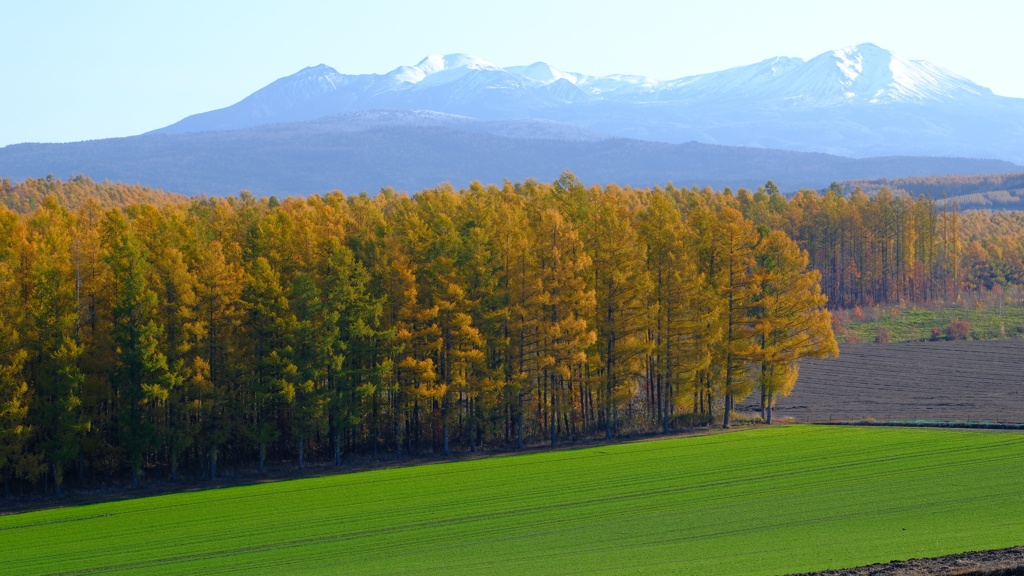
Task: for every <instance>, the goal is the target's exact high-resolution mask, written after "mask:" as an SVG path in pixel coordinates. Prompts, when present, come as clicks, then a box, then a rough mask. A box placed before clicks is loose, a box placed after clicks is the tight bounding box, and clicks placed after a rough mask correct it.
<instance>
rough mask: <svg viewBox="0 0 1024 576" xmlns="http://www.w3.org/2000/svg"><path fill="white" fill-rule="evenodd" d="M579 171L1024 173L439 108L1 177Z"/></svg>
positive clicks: (467, 176)
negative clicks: (626, 132) (659, 136)
mask: <svg viewBox="0 0 1024 576" xmlns="http://www.w3.org/2000/svg"><path fill="white" fill-rule="evenodd" d="M567 169H568V170H572V171H573V172H574V173H575V174H576V175H577V176H578V177H579V178H580V179H581V180H583V181H584V182H590V183H609V182H616V183H619V184H621V185H633V186H650V185H655V184H660V185H663V184H665V183H667V182H673V183H674V184H676V185H677V186H691V185H699V186H714V187H717V188H722V187H725V186H731V187H733V188H738V187H740V186H746V187H756V186H758V185H761V184H764V182H765V181H767V180H769V179H772V180H774V181H775V182H776V183H777V184H778V185H779V186H780V187H781V188H782V189H783V190H784V191H792V190H796V189H798V188H801V187H809V188H822V187H825V186H828V184H829V183H830V182H832V181H836V180H849V179H867V178H877V177H882V176H885V177H896V176H908V175H920V174H950V173H961V174H973V173H993V172H1008V171H1017V170H1020V166H1016V165H1014V164H1011V163H1009V162H1003V161H997V160H977V159H963V158H911V157H886V158H868V159H851V158H843V157H838V156H831V155H827V154H817V153H802V152H791V151H780V150H771V149H761V148H736V147H726V146H715V145H709V144H698V143H685V144H666V143H659V142H648V141H641V140H630V139H623V138H608V137H604V136H601V135H598V134H595V133H592V132H588V131H585V130H581V129H579V128H576V127H573V126H568V125H564V124H557V123H552V122H541V121H535V120H525V121H502V122H498V121H493V122H483V121H479V120H473V119H470V118H465V117H458V116H450V115H444V114H437V113H433V112H425V113H420V112H362V113H357V114H351V115H345V116H336V117H331V118H323V119H319V120H316V121H312V122H301V123H291V124H276V125H269V126H261V127H256V128H248V129H243V130H229V131H217V132H196V133H191V132H190V133H180V134H151V135H143V136H133V137H129V138H113V139H108V140H94V141H87V142H77V143H70V144H19V145H14V146H7V147H5V148H0V175H3V176H6V177H9V178H11V179H14V180H22V179H25V178H28V177H34V178H42V177H45V176H46V175H47V174H54V175H55V176H57V177H62V178H66V177H68V176H70V175H72V174H84V175H87V176H89V177H91V178H93V179H96V180H103V179H109V180H112V181H119V182H127V183H140V184H143V185H145V186H151V187H154V188H160V189H164V190H171V191H175V192H180V193H185V194H210V195H226V194H234V193H237V192H239V191H240V190H242V189H248V190H251V191H252V192H254V193H256V194H262V195H270V194H276V195H290V194H309V193H314V192H325V191H329V190H335V189H340V190H342V191H344V192H347V193H358V192H361V191H367V192H370V193H375V192H377V191H378V190H379V189H380V188H381V187H383V186H392V187H394V188H396V189H399V190H420V189H423V188H428V187H433V186H436V185H438V184H440V183H443V182H447V181H450V182H451V183H452V184H453V185H455V186H456V187H459V186H464V185H467V184H468V183H470V182H471V181H473V180H480V181H482V182H485V183H501V182H502V181H503V180H505V179H509V180H513V181H515V180H525V179H527V178H537V179H539V180H543V181H552V180H554V179H556V178H557V177H558V175H559V174H560V173H561V172H562V171H564V170H567Z"/></svg>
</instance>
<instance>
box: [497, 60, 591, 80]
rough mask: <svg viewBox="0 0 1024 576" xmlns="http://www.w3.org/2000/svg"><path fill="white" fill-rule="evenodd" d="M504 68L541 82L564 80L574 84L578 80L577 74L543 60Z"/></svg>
mask: <svg viewBox="0 0 1024 576" xmlns="http://www.w3.org/2000/svg"><path fill="white" fill-rule="evenodd" d="M505 70H506V71H508V72H511V73H513V74H518V75H520V76H522V77H523V78H526V79H528V80H533V81H534V82H540V83H541V84H551V83H552V82H555V81H557V80H566V81H568V82H569V83H571V84H576V83H577V82H578V81H579V74H572V73H570V72H562V71H561V70H559V69H557V68H555V67H554V66H552V65H550V64H547V63H545V62H534V63H533V64H530V65H529V66H511V67H509V68H506V69H505Z"/></svg>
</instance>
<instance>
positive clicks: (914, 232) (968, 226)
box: [735, 182, 1024, 308]
mask: <svg viewBox="0 0 1024 576" xmlns="http://www.w3.org/2000/svg"><path fill="white" fill-rule="evenodd" d="M735 201H736V205H737V206H738V208H739V209H740V210H741V211H742V213H743V214H744V215H745V216H746V217H747V218H750V219H752V220H753V221H754V222H755V223H756V224H758V225H764V226H768V227H770V228H772V229H774V230H782V231H783V232H785V233H786V234H787V235H789V237H791V238H793V239H794V240H796V241H797V243H798V244H799V245H800V247H801V248H803V249H804V250H807V251H808V253H809V255H810V265H811V267H812V268H814V269H816V270H818V271H820V272H821V276H822V290H823V291H824V293H825V294H826V295H827V296H828V299H829V306H830V307H832V308H852V307H854V306H871V305H874V304H884V303H891V304H896V303H941V302H945V303H954V302H956V301H958V300H959V299H960V297H961V295H962V294H963V293H964V292H965V291H973V290H978V289H992V288H993V287H994V286H1001V287H1007V286H1012V285H1020V284H1022V283H1024V215H1022V214H1021V213H1018V212H995V213H989V212H966V213H960V212H958V211H957V210H955V209H954V207H952V206H948V205H947V206H941V207H940V206H938V205H937V204H936V202H934V201H932V200H930V199H928V198H925V197H923V196H922V197H918V198H912V197H910V196H908V195H906V194H894V193H892V192H891V191H889V190H888V189H887V188H883V189H882V190H880V191H879V192H878V193H877V194H875V195H874V196H868V195H867V194H865V193H863V192H860V191H855V192H854V193H853V194H850V195H848V196H844V195H843V194H842V193H841V188H840V187H839V186H838V185H833V188H832V189H830V190H829V191H828V192H827V193H825V194H819V193H817V192H814V191H811V190H805V191H802V192H798V193H797V194H795V195H794V196H793V197H792V198H790V199H788V200H787V199H786V198H784V197H783V196H782V195H781V194H779V192H778V189H777V188H775V187H774V185H773V184H772V183H771V182H768V184H767V185H766V186H764V187H762V188H760V189H758V190H757V191H756V192H754V193H751V192H749V191H746V190H739V191H738V192H737V194H736V199H735Z"/></svg>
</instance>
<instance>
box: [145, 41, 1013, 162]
mask: <svg viewBox="0 0 1024 576" xmlns="http://www.w3.org/2000/svg"><path fill="white" fill-rule="evenodd" d="M378 109H391V110H433V111H437V112H442V113H447V114H454V115H459V116H468V117H472V118H477V119H480V120H486V121H500V120H522V119H535V120H545V121H551V122H559V123H564V124H571V125H574V126H576V127H578V128H581V129H585V130H588V131H593V132H598V133H603V134H605V135H608V136H615V137H624V138H636V139H642V140H651V141H661V142H668V143H683V142H688V141H697V142H703V143H708V144H721V145H731V146H753V147H763V148H780V149H785V150H797V151H804V152H826V153H831V154H838V155H843V156H850V157H873V156H880V155H935V156H960V157H978V158H996V159H1001V160H1008V161H1011V162H1015V163H1021V162H1024V99H1018V98H1006V97H1002V96H997V95H995V94H993V93H992V91H991V90H989V89H988V88H985V87H983V86H980V85H978V84H975V83H974V82H971V81H970V80H968V79H966V78H964V77H962V76H959V75H957V74H955V73H953V72H950V71H948V70H945V69H943V68H941V67H939V66H936V65H934V64H931V63H928V62H925V61H919V60H908V59H904V58H901V57H899V56H898V55H895V54H893V53H892V52H889V51H887V50H885V49H883V48H880V47H878V46H875V45H874V44H860V45H857V46H852V47H848V48H843V49H839V50H831V51H828V52H825V53H822V54H820V55H818V56H816V57H814V58H811V59H809V60H806V61H804V60H802V59H800V58H792V57H783V56H779V57H773V58H769V59H765V60H762V61H761V62H757V63H754V64H748V65H744V66H736V67H733V68H729V69H726V70H722V71H718V72H711V73H708V74H699V75H693V76H686V77H682V78H677V79H674V80H668V81H659V80H655V79H653V78H650V77H647V76H641V75H630V74H611V75H606V76H592V75H588V74H584V73H579V72H568V71H564V70H560V69H559V68H557V67H555V66H552V65H550V64H548V63H545V62H534V63H533V64H529V65H525V66H509V67H505V68H502V67H499V66H497V65H495V64H493V63H491V62H489V61H487V60H484V59H482V58H477V57H475V56H470V55H467V54H449V55H444V56H438V55H435V56H428V57H426V58H424V59H422V60H421V61H420V62H419V63H417V64H415V65H412V66H408V65H406V66H399V67H397V68H394V69H393V70H391V71H389V72H385V73H382V74H355V75H348V74H342V73H339V72H338V71H337V70H335V69H334V68H331V67H330V66H327V65H324V64H321V65H318V66H312V67H308V68H304V69H302V70H300V71H299V72H297V73H295V74H293V75H291V76H286V77H284V78H279V79H278V80H275V81H274V82H272V83H270V84H268V85H267V86H265V87H264V88H261V89H260V90H257V91H256V92H254V93H252V94H250V95H249V96H247V97H246V98H244V99H242V100H241V101H239V102H237V103H235V104H233V105H231V106H228V107H225V108H221V109H219V110H212V111H209V112H203V113H199V114H194V115H192V116H189V117H187V118H184V119H182V120H181V121H179V122H176V123H174V124H171V125H169V126H165V127H163V128H159V129H157V130H153V131H152V132H149V133H150V134H171V133H184V132H202V131H210V130H228V129H240V128H252V127H256V126H262V125H267V124H275V123H289V122H303V121H308V120H314V119H316V118H320V117H324V116H332V115H338V114H347V113H352V112H358V111H364V110H378Z"/></svg>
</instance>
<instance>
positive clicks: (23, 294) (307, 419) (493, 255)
mask: <svg viewBox="0 0 1024 576" xmlns="http://www.w3.org/2000/svg"><path fill="white" fill-rule="evenodd" d="M834 196H835V195H832V196H831V197H830V196H826V197H817V196H816V197H815V198H814V199H812V198H810V196H809V195H804V196H798V197H797V198H796V199H794V200H790V201H788V202H787V201H786V200H785V199H784V198H782V197H781V195H780V194H778V193H777V191H773V190H772V189H771V186H769V187H767V188H766V189H764V190H760V191H758V192H757V193H755V194H750V193H747V192H745V191H741V192H740V193H739V194H736V195H733V194H732V193H728V192H727V193H714V192H712V191H710V190H703V191H701V190H697V189H693V190H679V189H675V188H673V187H671V186H669V187H668V188H666V189H660V188H655V189H653V190H635V189H622V188H619V187H616V186H614V185H611V186H607V187H604V188H602V187H591V188H586V187H584V186H582V185H581V184H580V183H579V182H578V181H577V180H576V179H575V178H574V177H573V176H572V175H571V174H568V173H566V174H564V175H563V176H562V177H561V178H560V179H559V180H558V181H556V182H555V183H553V184H550V185H548V184H542V183H538V182H535V181H527V182H523V183H519V184H515V185H513V184H510V183H506V184H505V185H504V186H502V187H495V186H490V187H483V186H480V185H476V184H474V185H472V186H470V187H469V188H468V189H466V190H462V191H458V192H456V191H454V190H452V189H450V188H447V187H441V188H438V189H435V190H428V191H424V192H421V193H418V194H415V195H412V196H409V195H404V194H396V193H394V192H391V191H388V190H385V191H383V192H382V193H381V194H380V195H378V196H376V197H373V198H371V197H367V196H365V195H364V196H356V197H345V196H343V195H341V194H340V193H332V194H328V195H326V196H312V197H309V198H306V199H288V200H285V201H284V202H278V201H277V200H275V199H269V200H258V199H255V198H253V197H252V196H251V195H248V194H245V193H243V194H242V195H241V196H240V197H237V198H230V199H226V200H214V199H197V200H194V201H192V202H189V203H183V202H181V201H180V200H178V199H175V201H173V202H167V203H147V204H134V205H129V206H124V207H105V206H101V205H100V204H99V203H97V202H89V201H86V202H84V203H82V205H81V206H79V207H78V208H76V209H75V210H74V211H69V210H68V209H66V208H64V207H62V205H61V204H60V203H58V202H57V201H56V200H55V199H54V198H52V197H51V198H50V199H48V200H45V201H43V203H42V204H41V205H40V206H38V207H37V208H34V209H33V210H32V211H31V212H28V213H25V214H16V213H14V212H11V211H8V210H2V209H0V210H2V211H0V291H2V294H3V299H2V300H0V476H2V478H3V482H4V489H5V491H6V490H7V489H8V487H9V486H10V485H11V483H12V482H13V483H14V484H15V485H17V486H20V487H21V488H22V489H37V490H47V491H49V490H55V491H56V492H57V493H59V492H60V490H61V486H63V485H64V484H65V483H66V482H69V481H71V482H74V483H75V484H76V485H87V484H90V483H92V484H95V483H98V482H100V481H102V480H103V479H124V480H125V481H130V482H131V483H132V484H133V485H135V484H137V483H138V482H139V481H140V480H141V479H143V478H145V477H150V478H154V477H158V478H170V479H177V478H178V477H179V475H181V474H184V475H188V476H190V477H198V476H207V477H209V476H217V475H218V474H223V473H224V470H225V467H226V468H227V469H229V470H240V469H252V470H259V471H263V470H264V469H265V468H266V466H267V463H268V462H272V463H277V464H278V465H279V464H280V463H282V462H288V463H290V465H295V466H297V467H299V468H300V469H301V468H303V467H304V466H306V465H307V462H308V461H309V460H310V459H313V460H315V461H317V462H334V463H335V464H341V463H342V462H343V461H344V460H345V459H346V458H347V457H349V456H350V455H352V454H360V455H375V456H379V457H384V456H387V457H399V458H400V457H404V456H407V455H410V454H412V455H422V454H445V455H447V454H449V453H450V452H451V451H455V450H458V451H474V450H478V449H481V448H499V447H502V448H503V447H507V448H517V447H523V446H525V445H528V444H537V443H551V444H557V443H560V442H565V441H574V440H580V439H586V438H593V437H605V438H611V437H615V436H617V435H623V434H634V433H647V432H655V431H660V432H664V433H668V432H670V431H672V430H676V429H680V428H687V427H691V426H694V425H710V424H712V423H717V424H720V425H725V426H728V425H729V421H730V418H731V417H732V409H733V407H734V405H735V403H736V402H738V401H740V400H742V399H744V398H745V397H747V396H749V395H750V394H752V393H753V394H756V395H757V396H758V397H759V398H760V403H761V407H762V416H763V417H764V419H765V420H767V421H770V420H771V409H772V405H773V403H774V401H775V399H776V398H777V397H778V396H779V395H785V394H787V393H788V392H789V391H790V390H791V389H792V387H793V386H794V383H795V382H796V379H797V374H798V362H799V360H800V359H801V358H805V357H821V356H828V355H833V354H835V353H836V352H837V347H836V342H835V339H834V338H833V335H832V329H831V323H830V315H829V313H828V312H827V311H826V308H825V304H826V296H825V295H824V294H823V293H822V288H821V275H820V274H819V272H818V271H816V270H813V269H810V268H809V265H808V264H809V255H808V252H807V251H805V250H802V249H801V248H800V247H799V245H798V244H797V242H796V241H794V240H793V239H791V238H792V237H794V236H795V237H798V238H800V239H801V241H802V242H806V243H807V244H808V246H809V247H811V248H812V255H815V256H813V257H815V258H821V259H822V262H824V263H825V264H828V265H832V266H837V267H839V268H843V269H845V268H847V267H848V263H849V264H857V266H858V271H860V272H858V274H859V275H853V276H850V278H851V279H853V280H850V281H854V280H856V282H855V283H857V282H860V284H858V286H859V287H858V288H856V289H851V290H854V291H853V292H850V291H844V290H846V289H845V288H838V289H837V290H838V292H836V294H837V295H838V296H839V298H840V299H846V298H855V297H856V294H858V293H860V292H863V293H865V294H867V293H871V294H876V293H877V295H878V296H879V297H883V296H885V295H887V294H890V293H891V294H901V295H902V294H904V293H906V294H907V295H910V296H913V295H914V294H916V293H917V290H918V289H917V284H912V285H908V284H907V283H908V282H910V280H914V282H916V279H915V278H916V277H915V276H914V274H915V272H914V271H915V269H916V268H918V267H923V268H925V269H927V270H932V269H936V270H937V269H938V268H939V267H941V266H946V267H947V268H948V258H947V259H946V260H943V261H941V262H935V261H928V262H924V261H922V260H921V259H920V258H921V256H920V254H921V251H920V250H919V251H917V252H908V250H909V248H908V244H913V245H915V246H921V245H922V242H923V241H922V240H921V238H922V232H921V229H923V228H921V227H924V226H925V225H924V224H919V221H918V220H916V219H915V220H914V227H915V230H917V232H915V234H916V235H909V234H910V233H909V232H900V233H899V234H905V235H907V237H906V238H905V239H904V240H900V239H899V237H897V238H896V239H895V240H893V239H892V238H891V236H885V234H889V232H888V231H889V230H890V228H888V227H886V228H885V229H884V230H885V232H884V233H883V231H881V230H877V229H875V228H873V227H872V226H873V224H872V223H869V222H867V221H865V219H863V218H862V219H861V220H859V221H857V222H858V223H857V226H862V227H863V228H864V230H866V231H867V232H865V234H867V235H866V236H862V239H861V242H862V243H864V242H868V243H870V244H871V245H872V246H875V245H876V244H877V245H878V246H881V247H880V248H877V250H882V252H883V253H882V255H877V254H876V253H875V251H876V248H872V249H871V250H868V251H865V252H864V253H863V254H862V253H860V252H850V251H848V248H849V247H848V245H847V244H845V242H847V240H846V239H845V238H847V236H844V234H847V233H846V232H844V230H845V229H843V228H842V226H848V224H836V225H835V226H839V227H840V228H835V227H833V228H828V227H826V228H822V229H820V231H815V230H817V229H815V228H814V224H813V223H814V222H818V220H819V219H828V218H831V217H832V216H831V214H832V211H837V212H838V213H843V214H845V213H847V212H856V213H862V212H864V211H871V210H877V211H884V210H887V208H885V204H884V203H885V202H888V203H890V204H892V203H898V202H904V203H905V204H906V206H909V207H910V208H908V210H911V209H912V211H915V212H914V213H915V214H917V213H918V212H920V213H921V214H923V216H922V218H924V217H926V216H927V217H930V218H932V219H931V220H930V222H933V223H934V228H933V229H929V230H930V233H932V234H933V236H931V238H932V242H933V245H932V248H941V247H942V242H943V240H941V239H939V238H940V235H939V234H938V233H937V232H936V230H941V225H942V222H943V215H942V214H937V213H936V212H935V211H934V210H933V211H932V212H927V210H926V208H927V207H928V206H930V205H924V204H922V205H918V204H917V203H916V201H913V200H903V199H893V198H892V197H888V198H884V199H879V200H871V199H866V198H854V199H844V198H841V197H834ZM833 205H834V206H833ZM922 206H924V207H922ZM929 214H930V216H929ZM801 218H803V220H801ZM837 222H838V220H837ZM881 222H888V221H887V220H885V219H884V218H883V219H882V220H881ZM880 225H881V224H880ZM885 226H888V224H885ZM787 232H789V235H787ZM869 233H870V234H876V233H877V234H879V235H880V236H879V238H885V239H884V240H882V239H875V240H865V239H864V238H874V236H870V234H869ZM819 234H825V235H826V238H821V237H819ZM809 236H813V237H809ZM911 236H913V237H912V238H911ZM850 241H853V240H850ZM893 243H895V244H893ZM882 244H885V246H882ZM890 244H892V245H891V246H890ZM862 245H864V244H862ZM837 246H838V247H837ZM865 250H866V249H865ZM886 250H890V252H886ZM830 251H831V252H830ZM887 254H888V255H887ZM935 254H937V255H934V256H930V258H933V259H941V256H939V255H938V254H941V250H940V251H938V252H936V253H935ZM830 258H838V259H839V260H840V262H839V263H834V262H832V261H831V260H829V259H830ZM874 258H879V259H881V261H882V262H883V263H884V264H883V268H882V271H881V272H880V273H881V274H883V275H888V274H889V273H890V272H892V271H895V274H896V275H895V276H894V277H892V278H891V281H892V282H896V283H897V284H898V285H897V286H896V287H893V286H891V285H882V286H877V285H876V284H877V282H879V281H880V280H876V279H874V277H871V278H868V279H865V278H864V276H863V275H864V272H863V271H864V270H865V269H868V268H870V267H871V266H872V264H871V263H870V260H871V259H874ZM859 259H863V260H864V263H863V264H861V263H858V261H859ZM944 273H945V272H944ZM902 274H905V275H906V278H904V276H901V275H902ZM830 278H831V277H830ZM908 279H909V280H908ZM945 281H946V280H945V279H940V280H936V279H935V277H934V275H933V274H931V273H930V272H929V275H928V276H927V278H924V279H923V280H922V282H927V283H928V285H929V286H930V288H928V289H927V290H925V291H924V292H923V293H928V292H929V291H934V290H941V289H942V286H943V282H945ZM843 282H846V280H841V281H839V286H841V287H842V286H846V285H845V284H843ZM858 291H860V292H858Z"/></svg>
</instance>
